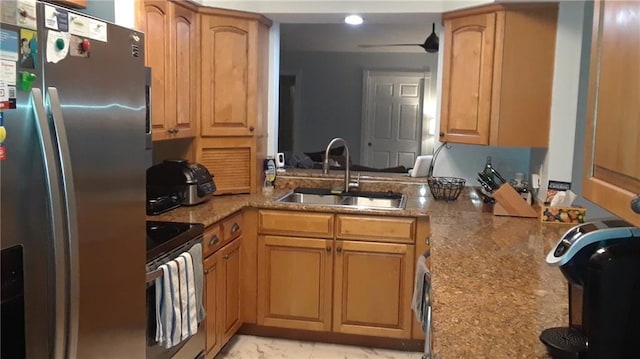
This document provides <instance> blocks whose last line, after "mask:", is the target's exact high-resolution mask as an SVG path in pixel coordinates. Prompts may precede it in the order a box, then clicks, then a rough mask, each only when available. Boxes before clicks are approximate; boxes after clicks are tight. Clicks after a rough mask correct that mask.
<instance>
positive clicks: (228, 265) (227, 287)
mask: <svg viewBox="0 0 640 359" xmlns="http://www.w3.org/2000/svg"><path fill="white" fill-rule="evenodd" d="M241 240H242V237H239V238H237V239H235V240H233V241H232V242H231V243H229V244H227V245H226V246H224V247H222V249H221V250H220V258H221V263H220V264H221V269H222V271H221V277H220V278H221V282H220V285H221V286H222V313H221V325H222V327H221V328H220V333H221V334H222V341H221V342H222V343H223V345H224V344H225V343H227V341H229V339H231V337H232V336H233V335H234V334H235V333H236V332H237V331H238V328H240V325H241V324H242V322H241V321H240V241H241Z"/></svg>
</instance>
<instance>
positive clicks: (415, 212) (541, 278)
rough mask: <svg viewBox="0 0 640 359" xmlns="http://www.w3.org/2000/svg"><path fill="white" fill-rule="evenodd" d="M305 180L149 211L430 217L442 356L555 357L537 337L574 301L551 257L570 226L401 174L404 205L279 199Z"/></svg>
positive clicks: (207, 216)
mask: <svg viewBox="0 0 640 359" xmlns="http://www.w3.org/2000/svg"><path fill="white" fill-rule="evenodd" d="M303 177H304V175H302V176H300V178H303ZM298 179H299V178H298ZM298 179H296V178H294V177H293V176H292V177H289V178H287V177H286V176H283V179H282V183H281V184H280V185H281V187H283V188H280V189H276V190H275V191H274V192H273V193H272V194H271V195H263V194H251V195H227V196H216V197H214V198H213V199H211V200H209V201H207V202H205V203H203V204H200V205H197V206H194V207H181V208H178V209H175V210H173V211H171V212H168V213H165V214H162V215H159V216H153V217H148V218H149V219H153V220H169V221H180V222H198V223H203V224H204V225H205V226H208V225H211V224H213V223H214V222H217V221H219V220H221V219H223V218H224V217H226V216H228V215H230V214H232V213H234V212H236V211H238V210H240V209H242V208H243V207H245V206H252V207H258V208H281V209H304V210H308V211H333V212H348V213H353V212H358V213H367V214H380V215H396V216H429V217H430V223H431V231H432V235H431V271H432V298H433V352H434V353H435V354H436V355H437V356H439V357H440V358H443V359H449V358H453V359H458V358H491V359H499V358H505V359H506V358H549V356H547V354H546V350H545V347H544V345H543V344H542V343H541V342H540V341H539V339H538V336H539V334H540V332H541V331H542V330H544V329H546V328H548V327H554V326H563V325H567V322H568V314H567V313H568V302H567V287H566V286H567V284H566V283H567V282H566V280H565V279H564V277H563V276H562V274H561V272H560V270H559V269H558V268H552V267H549V266H548V265H547V264H546V262H545V257H546V254H547V253H548V252H549V251H550V250H551V248H552V247H553V246H554V245H555V244H556V242H557V241H558V239H559V238H560V236H562V234H563V233H564V232H566V231H567V230H568V229H569V228H571V226H568V225H563V224H543V223H541V222H540V221H539V220H538V219H535V218H533V219H530V218H516V217H498V216H494V215H493V214H492V213H491V212H490V210H489V209H488V208H487V205H485V204H483V203H482V201H481V199H480V197H479V195H478V193H477V192H476V190H475V189H472V188H469V187H467V188H465V191H463V193H462V194H461V195H460V197H459V198H458V199H457V200H456V201H452V202H445V201H436V200H434V199H433V198H432V197H431V195H430V193H429V190H428V187H427V185H426V183H425V181H424V179H422V180H420V179H413V180H409V181H406V182H404V181H403V180H402V181H400V182H403V183H404V188H403V190H402V191H403V192H404V193H406V194H407V195H408V201H407V209H406V210H404V211H392V210H388V211H384V210H366V211H361V210H353V209H341V208H335V207H327V206H301V205H292V204H281V203H275V202H274V199H276V198H278V197H280V196H282V195H284V194H285V193H286V192H287V191H289V189H288V188H292V186H295V185H297V184H299V182H296V181H298ZM311 180H313V179H311ZM336 180H338V181H339V178H336ZM393 181H394V182H396V183H397V182H399V181H398V179H394V180H393ZM371 183H372V185H373V184H374V183H375V181H372V182H371ZM373 188H374V189H381V188H382V189H384V187H375V185H374V187H373ZM366 190H372V189H371V188H367V189H366Z"/></svg>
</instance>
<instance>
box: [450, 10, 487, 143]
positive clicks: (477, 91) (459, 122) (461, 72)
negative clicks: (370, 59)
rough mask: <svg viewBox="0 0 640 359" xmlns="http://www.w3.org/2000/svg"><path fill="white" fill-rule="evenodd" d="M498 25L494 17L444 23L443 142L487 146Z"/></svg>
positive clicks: (481, 16)
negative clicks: (445, 43) (495, 39)
mask: <svg viewBox="0 0 640 359" xmlns="http://www.w3.org/2000/svg"><path fill="white" fill-rule="evenodd" d="M495 22H496V15H495V13H491V14H480V15H474V16H468V17H463V18H459V19H451V20H450V21H446V22H445V33H446V35H445V39H447V41H448V42H447V45H449V44H450V46H446V45H445V48H444V62H445V64H447V65H448V66H446V67H445V70H446V72H444V73H443V76H444V77H443V82H442V103H443V106H442V112H441V123H440V128H441V131H442V132H444V138H443V139H441V140H443V141H448V142H457V141H456V140H458V141H460V142H464V143H474V144H483V145H486V144H488V142H487V140H488V138H489V120H490V116H491V80H492V78H491V72H492V71H493V48H494V43H493V42H494V38H495V28H496V23H495ZM449 39H450V40H449Z"/></svg>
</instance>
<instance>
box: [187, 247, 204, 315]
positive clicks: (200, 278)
mask: <svg viewBox="0 0 640 359" xmlns="http://www.w3.org/2000/svg"><path fill="white" fill-rule="evenodd" d="M189 254H191V259H192V261H193V273H194V279H193V282H194V283H195V287H196V311H197V313H196V314H197V319H198V323H200V322H201V321H202V320H204V318H205V317H206V316H207V313H206V312H205V310H204V303H203V301H202V293H203V288H204V270H203V267H202V245H201V244H200V243H198V244H196V245H194V246H193V247H191V249H189Z"/></svg>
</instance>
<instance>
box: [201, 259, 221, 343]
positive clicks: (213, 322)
mask: <svg viewBox="0 0 640 359" xmlns="http://www.w3.org/2000/svg"><path fill="white" fill-rule="evenodd" d="M203 267H204V286H205V290H204V304H205V310H206V312H207V317H206V318H205V334H206V336H205V351H206V352H207V353H211V352H217V351H218V350H220V348H222V344H221V343H222V341H221V335H220V330H219V328H220V325H219V321H220V320H219V318H218V317H219V315H220V311H221V310H220V296H221V286H220V278H221V277H220V275H221V274H220V272H221V270H220V261H219V256H218V255H217V254H213V255H210V256H208V257H207V258H205V260H204V264H203Z"/></svg>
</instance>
